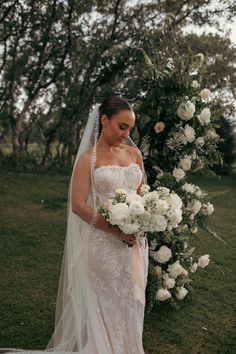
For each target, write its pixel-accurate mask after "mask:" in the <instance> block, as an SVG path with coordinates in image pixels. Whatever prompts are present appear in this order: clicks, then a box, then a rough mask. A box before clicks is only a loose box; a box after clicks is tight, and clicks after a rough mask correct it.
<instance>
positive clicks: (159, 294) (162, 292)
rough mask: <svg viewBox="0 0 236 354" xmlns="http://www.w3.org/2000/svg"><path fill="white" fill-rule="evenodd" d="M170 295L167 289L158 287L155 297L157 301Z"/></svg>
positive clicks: (163, 299)
mask: <svg viewBox="0 0 236 354" xmlns="http://www.w3.org/2000/svg"><path fill="white" fill-rule="evenodd" d="M170 297H171V293H170V292H169V291H168V290H167V289H158V291H157V293H156V299H157V300H158V301H165V300H167V299H169V298H170Z"/></svg>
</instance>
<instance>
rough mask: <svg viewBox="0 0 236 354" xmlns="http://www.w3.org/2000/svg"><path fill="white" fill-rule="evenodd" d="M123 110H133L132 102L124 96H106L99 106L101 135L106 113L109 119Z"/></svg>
mask: <svg viewBox="0 0 236 354" xmlns="http://www.w3.org/2000/svg"><path fill="white" fill-rule="evenodd" d="M122 110H129V111H132V112H133V108H132V106H131V104H130V103H129V102H128V101H127V100H126V99H124V98H121V97H118V96H110V97H108V98H106V99H105V100H104V101H103V102H102V103H101V105H100V106H99V135H100V134H101V131H102V123H101V117H102V115H103V114H106V116H107V118H108V119H111V117H112V116H113V115H115V114H118V113H119V112H120V111H122Z"/></svg>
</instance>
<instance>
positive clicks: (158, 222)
mask: <svg viewBox="0 0 236 354" xmlns="http://www.w3.org/2000/svg"><path fill="white" fill-rule="evenodd" d="M152 224H153V226H154V228H155V230H156V231H157V232H161V231H165V230H166V228H167V220H166V219H165V218H164V216H163V215H155V216H154V217H153V218H152Z"/></svg>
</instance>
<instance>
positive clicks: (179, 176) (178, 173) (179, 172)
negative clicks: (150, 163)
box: [172, 167, 185, 181]
mask: <svg viewBox="0 0 236 354" xmlns="http://www.w3.org/2000/svg"><path fill="white" fill-rule="evenodd" d="M172 174H173V176H174V177H175V178H176V180H177V181H179V180H180V179H182V178H184V176H185V172H184V170H183V169H182V168H176V167H175V168H174V170H173V172H172Z"/></svg>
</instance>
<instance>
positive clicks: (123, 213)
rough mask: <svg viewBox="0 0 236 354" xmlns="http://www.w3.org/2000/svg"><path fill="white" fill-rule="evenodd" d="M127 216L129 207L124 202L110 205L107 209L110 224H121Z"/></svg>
mask: <svg viewBox="0 0 236 354" xmlns="http://www.w3.org/2000/svg"><path fill="white" fill-rule="evenodd" d="M129 216H130V212H129V207H128V205H127V204H125V203H117V204H115V205H111V207H110V209H109V221H110V223H111V224H112V225H123V224H124V223H125V221H126V219H127V218H128V217H129Z"/></svg>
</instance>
